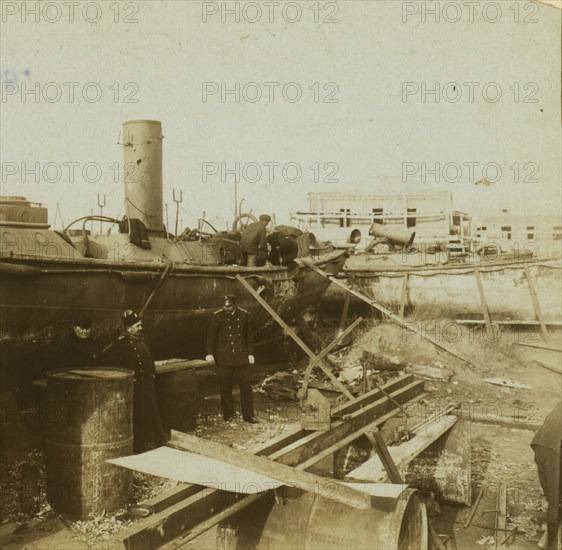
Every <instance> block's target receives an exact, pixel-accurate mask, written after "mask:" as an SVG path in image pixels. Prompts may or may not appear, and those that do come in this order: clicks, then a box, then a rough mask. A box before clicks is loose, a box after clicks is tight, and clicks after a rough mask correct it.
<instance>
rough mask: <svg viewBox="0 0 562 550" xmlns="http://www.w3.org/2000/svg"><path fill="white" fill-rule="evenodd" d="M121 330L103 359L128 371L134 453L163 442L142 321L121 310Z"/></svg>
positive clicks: (151, 364)
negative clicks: (131, 374)
mask: <svg viewBox="0 0 562 550" xmlns="http://www.w3.org/2000/svg"><path fill="white" fill-rule="evenodd" d="M123 328H124V330H123V333H122V334H121V335H120V336H119V338H118V339H117V340H116V341H115V342H113V344H111V345H110V346H109V348H107V349H106V358H105V362H106V363H107V364H110V365H115V366H119V367H121V368H124V369H129V370H132V371H133V373H134V376H133V380H134V389H133V447H134V449H135V452H137V453H139V452H140V453H142V452H144V451H149V450H150V449H154V448H156V447H159V446H161V445H164V444H165V443H166V441H167V439H168V438H167V436H166V433H165V432H164V428H163V426H162V420H161V418H160V412H159V411H158V407H157V405H156V389H155V380H156V370H155V368H154V361H153V360H152V355H151V353H150V350H149V349H148V346H147V345H146V343H145V341H144V338H143V336H142V321H141V319H140V317H139V316H138V315H137V314H136V313H135V312H134V311H131V310H127V311H125V312H124V313H123Z"/></svg>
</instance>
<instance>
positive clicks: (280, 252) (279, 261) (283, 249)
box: [267, 231, 299, 269]
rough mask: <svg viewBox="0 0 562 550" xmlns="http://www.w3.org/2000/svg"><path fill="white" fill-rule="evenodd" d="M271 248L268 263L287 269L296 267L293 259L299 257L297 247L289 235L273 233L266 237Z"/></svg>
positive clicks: (281, 232)
mask: <svg viewBox="0 0 562 550" xmlns="http://www.w3.org/2000/svg"><path fill="white" fill-rule="evenodd" d="M267 242H268V243H269V245H270V246H271V252H270V254H269V258H268V259H269V262H270V263H272V264H273V265H284V266H287V267H288V268H289V269H294V268H295V267H297V263H296V262H295V259H296V258H297V257H298V255H299V245H298V244H297V241H296V240H295V239H294V238H293V237H291V235H289V234H287V233H285V232H283V231H274V232H273V233H271V235H269V236H268V237H267Z"/></svg>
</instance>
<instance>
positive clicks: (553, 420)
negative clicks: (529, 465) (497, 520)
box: [531, 401, 562, 550]
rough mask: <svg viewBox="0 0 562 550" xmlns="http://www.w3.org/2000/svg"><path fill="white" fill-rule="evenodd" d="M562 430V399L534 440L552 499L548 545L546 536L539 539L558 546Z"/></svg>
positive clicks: (548, 496) (545, 490) (548, 545)
mask: <svg viewBox="0 0 562 550" xmlns="http://www.w3.org/2000/svg"><path fill="white" fill-rule="evenodd" d="M561 430H562V401H561V402H560V403H558V405H556V407H554V409H553V410H552V411H551V412H550V414H549V415H548V416H547V417H546V419H545V421H544V424H543V425H542V426H541V427H540V428H539V430H538V432H537V433H536V434H535V437H533V440H532V441H531V447H532V448H533V450H534V451H535V462H536V463H537V470H538V473H539V480H540V482H541V487H542V490H543V493H544V496H545V497H546V500H547V502H548V511H547V516H546V545H545V544H544V542H543V541H544V537H543V539H541V541H540V542H539V546H540V547H541V548H548V550H555V549H556V548H558V530H559V527H560V520H561V518H560V517H559V515H560V445H561V441H560V440H561Z"/></svg>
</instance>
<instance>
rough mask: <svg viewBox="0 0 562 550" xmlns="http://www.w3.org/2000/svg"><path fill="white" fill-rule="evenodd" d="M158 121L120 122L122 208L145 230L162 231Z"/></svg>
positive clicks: (160, 138) (160, 125)
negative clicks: (122, 149) (123, 199)
mask: <svg viewBox="0 0 562 550" xmlns="http://www.w3.org/2000/svg"><path fill="white" fill-rule="evenodd" d="M162 138H163V136H162V123H161V122H160V121H158V120H130V121H128V122H125V123H124V124H123V148H124V160H125V175H124V179H125V200H126V206H125V211H126V213H127V216H128V217H129V218H138V219H139V220H141V221H142V222H143V223H144V225H145V226H146V228H147V229H148V230H152V231H163V230H164V221H163V217H162Z"/></svg>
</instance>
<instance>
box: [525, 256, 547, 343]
mask: <svg viewBox="0 0 562 550" xmlns="http://www.w3.org/2000/svg"><path fill="white" fill-rule="evenodd" d="M523 269H524V271H525V277H526V278H527V284H528V285H529V292H530V294H531V301H532V302H533V309H534V310H535V315H536V317H537V319H538V321H539V323H540V325H541V333H542V338H543V340H544V341H545V342H546V340H547V338H548V333H547V331H546V325H545V322H544V317H543V315H542V311H541V306H540V304H539V298H538V296H537V291H536V290H535V283H533V278H532V277H531V272H530V271H529V266H528V265H527V264H525V266H524V267H523Z"/></svg>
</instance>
